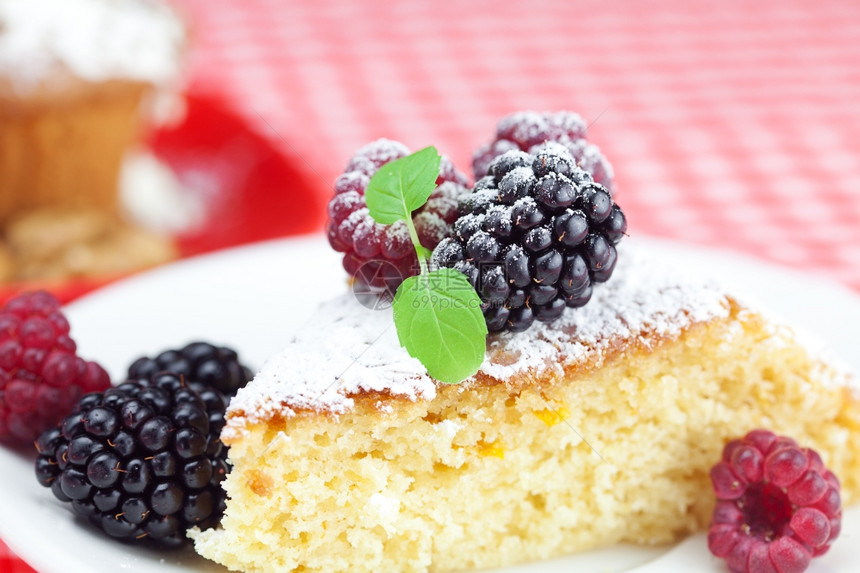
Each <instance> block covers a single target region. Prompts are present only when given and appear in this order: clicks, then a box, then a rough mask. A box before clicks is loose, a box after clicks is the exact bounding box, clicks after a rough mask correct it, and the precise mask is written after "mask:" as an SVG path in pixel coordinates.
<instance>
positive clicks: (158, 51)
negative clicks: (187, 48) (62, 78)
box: [0, 0, 185, 94]
mask: <svg viewBox="0 0 860 573" xmlns="http://www.w3.org/2000/svg"><path fill="white" fill-rule="evenodd" d="M184 36H185V32H184V28H183V25H182V23H181V22H180V21H179V19H178V18H177V17H176V15H175V14H174V13H173V11H172V10H171V9H170V8H169V7H168V6H167V5H166V4H164V3H162V2H160V1H156V0H0V76H5V77H8V78H9V79H10V80H11V85H12V88H13V89H14V90H15V91H16V92H18V93H22V94H23V93H26V92H27V91H28V90H30V89H33V88H34V87H36V86H37V85H40V84H42V83H43V82H44V81H45V80H46V79H49V78H51V77H52V76H53V75H54V74H56V73H58V72H61V71H65V72H68V73H71V74H72V75H74V76H76V77H79V78H81V79H83V80H87V81H92V82H98V81H104V80H108V79H112V78H121V79H129V80H137V81H146V82H150V83H153V84H161V83H163V82H166V81H169V80H171V79H172V78H174V77H175V76H176V75H177V74H178V71H179V60H180V57H179V56H180V51H181V49H182V45H183V42H184Z"/></svg>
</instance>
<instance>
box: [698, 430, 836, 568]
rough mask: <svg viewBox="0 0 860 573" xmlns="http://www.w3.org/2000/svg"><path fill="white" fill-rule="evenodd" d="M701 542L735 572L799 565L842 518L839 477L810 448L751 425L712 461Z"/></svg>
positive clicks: (829, 538) (824, 543) (832, 535)
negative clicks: (711, 494)
mask: <svg viewBox="0 0 860 573" xmlns="http://www.w3.org/2000/svg"><path fill="white" fill-rule="evenodd" d="M711 481H712V483H713V486H714V491H715V492H716V495H717V504H716V507H715V508H714V514H713V517H712V519H711V526H710V529H709V531H708V548H709V549H710V550H711V553H713V554H714V555H715V556H717V557H720V558H723V559H725V560H726V563H727V564H728V567H729V569H730V570H731V571H732V572H734V573H770V572H779V573H786V572H792V573H802V572H803V571H805V570H806V568H807V567H808V566H809V563H810V561H811V560H812V558H813V557H817V556H818V555H822V554H824V553H826V552H827V550H828V549H830V545H831V544H832V543H833V540H834V539H836V537H837V536H838V535H839V531H840V528H841V524H842V504H841V501H840V497H839V480H838V479H836V476H835V475H833V473H832V472H831V471H829V470H828V469H827V468H825V467H824V463H823V462H822V461H821V457H820V456H819V455H818V453H816V452H815V451H814V450H811V449H809V448H801V447H800V446H798V444H797V442H795V441H794V440H793V439H791V438H786V437H780V436H776V435H775V434H773V433H772V432H768V431H766V430H753V431H752V432H750V433H749V434H747V435H746V436H745V437H744V438H742V439H740V440H733V441H731V442H729V443H728V444H726V447H725V449H724V450H723V458H722V461H720V462H719V463H718V464H717V465H715V466H714V467H713V468H712V469H711Z"/></svg>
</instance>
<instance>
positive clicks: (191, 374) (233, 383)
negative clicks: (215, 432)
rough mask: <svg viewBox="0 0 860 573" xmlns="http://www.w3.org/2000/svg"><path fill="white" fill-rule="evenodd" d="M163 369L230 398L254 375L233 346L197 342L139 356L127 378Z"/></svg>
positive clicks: (148, 375)
mask: <svg viewBox="0 0 860 573" xmlns="http://www.w3.org/2000/svg"><path fill="white" fill-rule="evenodd" d="M161 370H170V371H171V372H175V373H177V374H182V375H183V376H185V377H186V379H187V380H188V381H189V382H199V383H201V384H203V385H204V386H210V387H212V388H215V389H216V390H218V391H219V392H221V393H222V394H224V395H225V396H227V397H228V398H230V397H232V396H234V395H235V394H236V392H237V391H238V390H239V388H242V387H243V386H245V385H246V384H247V383H248V382H249V381H250V380H251V378H252V377H253V373H252V372H251V370H250V369H249V368H248V367H247V366H244V365H243V364H242V363H241V362H240V361H239V355H238V354H237V353H236V351H235V350H233V349H232V348H228V347H226V346H215V345H214V344H210V343H209V342H200V341H198V342H192V343H190V344H187V345H185V346H184V347H182V348H179V349H169V350H165V351H163V352H161V353H160V354H158V355H157V356H156V357H155V358H149V357H146V356H143V357H141V358H138V359H137V360H135V361H134V362H133V363H132V365H131V366H129V368H128V379H129V380H135V379H146V378H149V377H150V376H152V375H153V374H155V373H156V372H159V371H161ZM198 390H200V389H198Z"/></svg>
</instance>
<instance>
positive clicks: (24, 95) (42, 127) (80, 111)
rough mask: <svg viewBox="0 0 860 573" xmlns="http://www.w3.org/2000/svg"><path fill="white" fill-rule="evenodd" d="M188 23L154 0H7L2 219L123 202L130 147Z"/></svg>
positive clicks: (1, 63)
mask: <svg viewBox="0 0 860 573" xmlns="http://www.w3.org/2000/svg"><path fill="white" fill-rule="evenodd" d="M183 41H184V29H183V26H182V24H181V22H180V21H179V20H178V19H177V17H176V16H175V14H174V13H173V12H172V11H171V10H170V9H169V8H168V7H167V6H166V5H164V4H163V3H160V2H155V1H151V0H0V225H2V224H4V223H6V222H7V221H9V220H10V219H11V218H12V217H13V216H15V215H16V214H20V213H22V212H26V211H31V210H33V209H38V208H43V207H52V208H57V207H86V208H90V209H93V208H94V209H98V210H101V211H104V212H110V213H113V212H116V211H117V208H118V193H117V181H118V178H119V172H120V167H121V164H122V158H123V154H124V153H125V151H126V149H127V148H128V147H129V146H130V145H131V144H132V143H133V142H134V141H136V140H137V138H138V136H139V134H140V130H141V127H142V120H143V118H144V117H145V116H146V114H147V113H148V112H149V111H150V110H151V108H152V106H151V105H150V104H151V102H152V101H153V95H154V93H155V91H156V89H158V88H164V87H167V86H170V84H171V82H173V81H175V79H176V78H177V77H178V72H179V60H180V53H181V51H182V48H183Z"/></svg>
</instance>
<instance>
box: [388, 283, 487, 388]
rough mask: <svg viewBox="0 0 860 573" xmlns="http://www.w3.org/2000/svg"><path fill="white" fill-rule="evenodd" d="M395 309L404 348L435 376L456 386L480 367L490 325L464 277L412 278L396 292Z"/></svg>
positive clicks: (396, 321) (479, 302)
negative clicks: (488, 325)
mask: <svg viewBox="0 0 860 573" xmlns="http://www.w3.org/2000/svg"><path fill="white" fill-rule="evenodd" d="M393 308H394V325H395V326H396V327H397V337H398V339H399V340H400V344H401V345H402V346H403V347H404V348H406V351H407V352H409V355H410V356H412V357H414V358H417V359H418V360H420V361H421V364H423V365H424V367H425V368H427V373H428V374H430V376H432V377H433V378H435V379H436V380H440V381H442V382H446V383H449V384H455V383H457V382H461V381H463V380H464V379H466V378H468V377H469V376H471V375H472V374H474V373H476V372H477V371H478V369H479V368H480V367H481V363H482V362H483V361H484V353H485V351H486V344H487V323H486V321H485V320H484V315H483V313H482V312H481V299H480V298H479V297H478V293H476V292H475V289H474V288H472V285H471V284H470V283H469V281H468V279H467V278H466V276H465V275H464V274H463V273H461V272H460V271H457V270H454V269H447V268H443V269H439V270H436V271H433V272H431V273H429V274H424V275H419V276H415V277H409V278H407V279H406V280H405V281H404V282H403V284H401V285H400V287H399V288H398V289H397V294H396V295H395V296H394V303H393Z"/></svg>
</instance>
